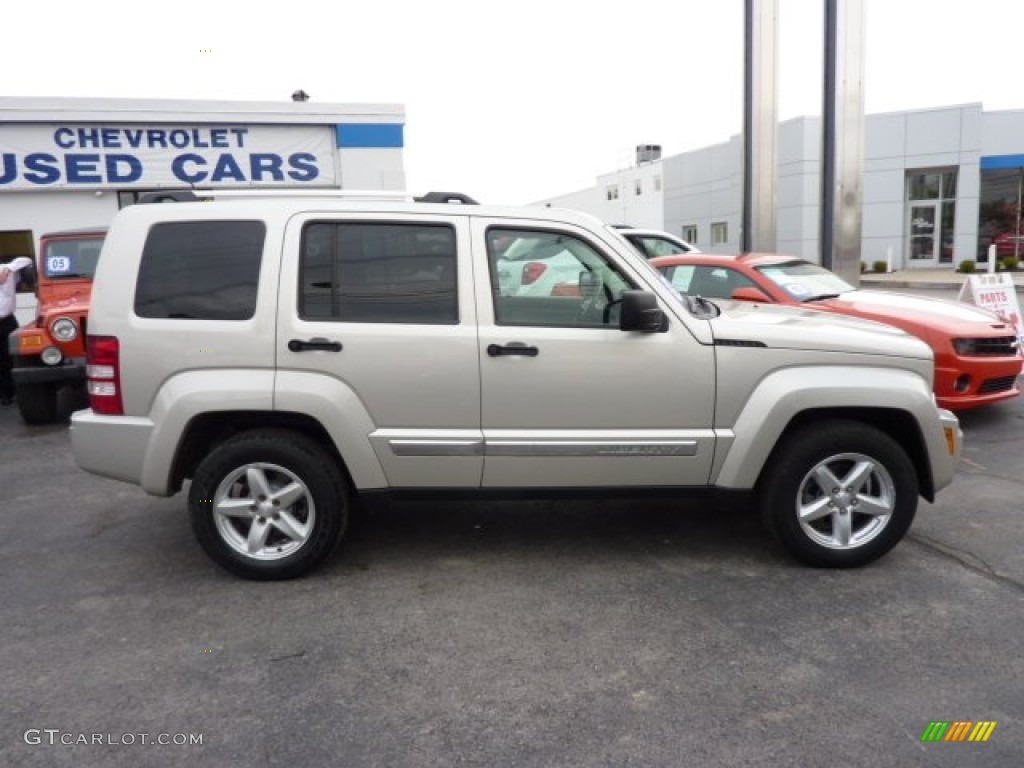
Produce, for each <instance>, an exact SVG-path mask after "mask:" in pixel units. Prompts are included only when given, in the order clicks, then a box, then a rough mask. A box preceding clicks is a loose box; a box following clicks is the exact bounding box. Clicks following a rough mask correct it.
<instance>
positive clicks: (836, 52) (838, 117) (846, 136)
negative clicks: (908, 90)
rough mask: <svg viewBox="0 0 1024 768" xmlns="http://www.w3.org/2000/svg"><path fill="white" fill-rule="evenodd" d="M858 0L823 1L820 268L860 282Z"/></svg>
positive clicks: (861, 123) (861, 75)
mask: <svg viewBox="0 0 1024 768" xmlns="http://www.w3.org/2000/svg"><path fill="white" fill-rule="evenodd" d="M863 49H864V5H863V0H825V73H824V75H825V76H824V94H823V109H822V134H821V219H820V225H819V232H820V235H821V237H820V241H821V263H822V265H823V266H825V267H827V268H829V269H831V270H832V271H834V272H836V273H837V274H838V275H839V276H840V277H842V278H844V279H845V280H846V281H847V282H850V283H852V284H854V285H857V284H858V283H859V282H860V260H861V222H862V208H863V193H862V188H861V176H862V174H863V169H864V60H863Z"/></svg>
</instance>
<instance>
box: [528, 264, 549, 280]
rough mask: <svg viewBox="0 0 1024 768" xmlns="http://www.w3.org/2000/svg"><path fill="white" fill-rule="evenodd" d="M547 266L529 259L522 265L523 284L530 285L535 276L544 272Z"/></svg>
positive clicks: (535, 278)
mask: <svg viewBox="0 0 1024 768" xmlns="http://www.w3.org/2000/svg"><path fill="white" fill-rule="evenodd" d="M546 269H547V266H546V265H544V264H541V263H540V262H539V261H531V262H530V263H529V264H524V265H523V285H530V284H532V283H534V282H536V280H537V278H538V277H540V276H541V275H543V274H544V270H546Z"/></svg>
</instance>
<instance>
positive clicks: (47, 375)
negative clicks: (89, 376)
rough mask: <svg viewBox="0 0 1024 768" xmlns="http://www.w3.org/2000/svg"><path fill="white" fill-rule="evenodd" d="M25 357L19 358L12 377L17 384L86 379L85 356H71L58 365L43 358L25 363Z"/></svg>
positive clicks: (80, 380) (74, 381) (69, 381)
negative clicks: (46, 361)
mask: <svg viewBox="0 0 1024 768" xmlns="http://www.w3.org/2000/svg"><path fill="white" fill-rule="evenodd" d="M24 360H25V358H17V359H15V361H14V367H13V368H12V369H11V377H12V378H13V379H14V383H15V385H17V384H74V383H79V382H83V381H85V358H84V357H69V358H65V359H64V360H62V361H61V362H60V363H58V364H57V365H46V364H45V363H43V362H42V361H41V360H40V361H38V362H37V364H35V365H24V364H23V361H24Z"/></svg>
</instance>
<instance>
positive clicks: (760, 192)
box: [740, 0, 779, 252]
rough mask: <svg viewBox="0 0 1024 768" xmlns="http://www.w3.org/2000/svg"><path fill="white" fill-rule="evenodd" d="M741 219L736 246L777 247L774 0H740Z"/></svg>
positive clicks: (749, 248)
mask: <svg viewBox="0 0 1024 768" xmlns="http://www.w3.org/2000/svg"><path fill="white" fill-rule="evenodd" d="M744 21H745V24H744V41H743V42H744V46H743V51H744V56H743V64H744V70H743V71H744V77H743V221H742V224H741V227H740V250H741V251H744V252H747V251H774V250H775V248H776V228H775V215H776V186H777V181H776V179H777V176H778V122H779V118H778V112H779V107H778V103H779V99H778V88H777V85H776V81H777V72H778V53H777V51H778V47H777V41H778V37H779V23H778V22H779V18H778V6H777V0H744Z"/></svg>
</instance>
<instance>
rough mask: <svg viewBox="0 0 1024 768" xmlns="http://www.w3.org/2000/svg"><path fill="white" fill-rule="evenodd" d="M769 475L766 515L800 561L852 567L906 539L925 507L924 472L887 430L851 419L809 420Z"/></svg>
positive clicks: (763, 497) (763, 498)
mask: <svg viewBox="0 0 1024 768" xmlns="http://www.w3.org/2000/svg"><path fill="white" fill-rule="evenodd" d="M783 441H784V442H783V443H782V444H781V446H780V447H779V448H778V449H777V451H776V453H775V455H773V457H772V459H771V461H770V462H769V464H768V466H767V467H766V468H765V471H764V473H763V476H762V477H763V479H762V482H761V484H760V487H759V489H758V490H759V495H760V503H761V513H762V517H763V518H764V520H765V522H766V523H767V525H768V527H769V528H770V529H771V530H772V531H773V532H774V533H775V534H776V535H777V536H778V537H779V539H780V540H781V542H782V544H783V546H784V547H785V548H786V549H787V550H788V551H789V552H790V553H791V554H792V555H793V556H794V557H796V558H797V559H798V560H800V561H801V562H804V563H807V564H809V565H815V566H820V567H826V568H850V567H856V566H860V565H865V564H866V563H870V562H872V561H873V560H877V559H878V558H879V557H881V556H882V555H884V554H885V553H886V552H888V551H889V550H890V549H892V548H893V547H894V546H896V544H897V543H898V542H899V541H900V539H902V538H903V536H904V534H905V533H906V532H907V529H908V528H910V524H911V523H912V522H913V520H914V514H915V512H916V511H917V496H918V479H917V473H916V471H915V470H914V466H913V464H912V463H911V461H910V459H909V458H908V457H907V454H906V452H905V451H904V450H903V448H902V447H901V446H900V445H899V444H898V443H897V442H896V441H895V440H893V439H892V438H891V437H889V436H888V435H887V434H885V433H884V432H882V431H881V430H879V429H876V428H874V427H871V426H869V425H866V424H862V423H859V422H851V421H829V422H826V423H820V424H809V425H806V426H804V427H802V428H800V429H799V430H797V431H795V432H792V433H790V434H787V435H786V436H784V437H783Z"/></svg>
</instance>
